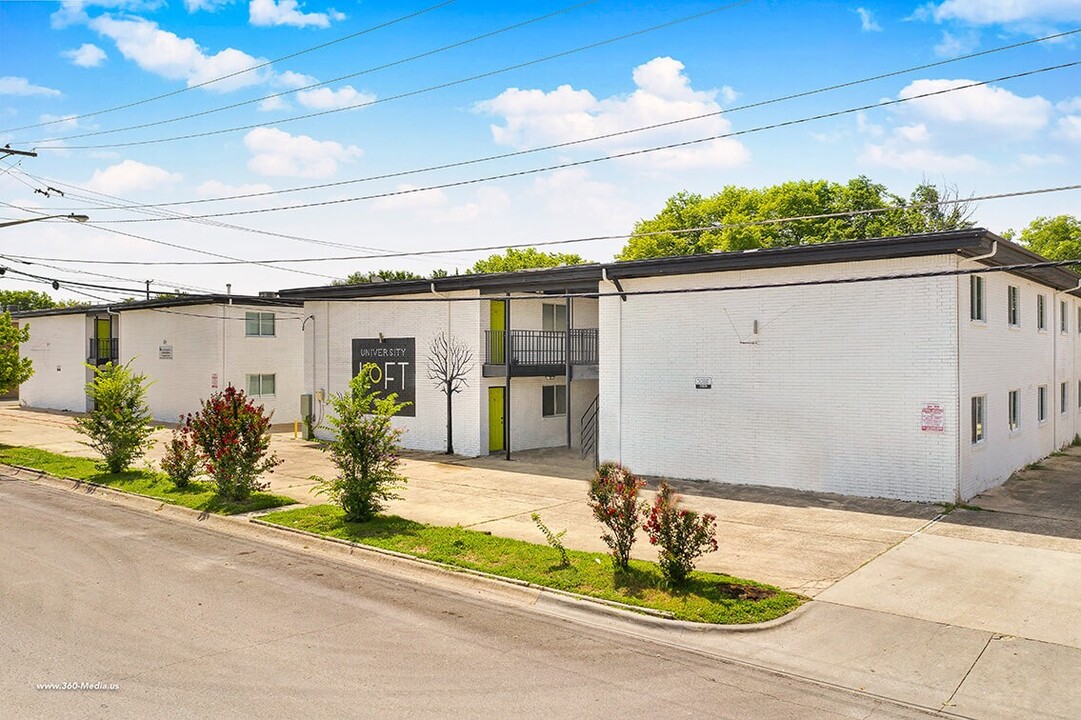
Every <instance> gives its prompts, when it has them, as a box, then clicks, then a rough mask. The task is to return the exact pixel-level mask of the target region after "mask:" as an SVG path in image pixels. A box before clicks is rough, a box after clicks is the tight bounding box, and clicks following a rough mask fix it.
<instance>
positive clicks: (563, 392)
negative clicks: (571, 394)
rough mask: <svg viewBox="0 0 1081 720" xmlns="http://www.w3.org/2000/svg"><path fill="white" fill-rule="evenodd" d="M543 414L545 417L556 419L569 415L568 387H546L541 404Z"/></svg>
mask: <svg viewBox="0 0 1081 720" xmlns="http://www.w3.org/2000/svg"><path fill="white" fill-rule="evenodd" d="M541 414H542V415H543V416H544V417H555V416H556V415H566V414H567V386H566V385H545V386H544V388H543V398H542V402H541Z"/></svg>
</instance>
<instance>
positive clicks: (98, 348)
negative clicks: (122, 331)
mask: <svg viewBox="0 0 1081 720" xmlns="http://www.w3.org/2000/svg"><path fill="white" fill-rule="evenodd" d="M89 344H90V350H89V352H88V353H87V362H89V363H94V364H95V365H101V364H103V363H107V362H111V361H114V360H117V359H118V358H119V357H120V343H119V341H118V340H117V338H90V343H89Z"/></svg>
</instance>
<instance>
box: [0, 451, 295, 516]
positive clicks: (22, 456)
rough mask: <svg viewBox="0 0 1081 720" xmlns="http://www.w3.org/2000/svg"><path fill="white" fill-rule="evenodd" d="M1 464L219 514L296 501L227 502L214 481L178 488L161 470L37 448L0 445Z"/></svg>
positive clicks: (257, 498) (265, 496) (262, 497)
mask: <svg viewBox="0 0 1081 720" xmlns="http://www.w3.org/2000/svg"><path fill="white" fill-rule="evenodd" d="M0 463H10V464H12V465H22V466H23V467H28V468H34V469H35V470H41V471H43V472H46V473H49V474H50V475H57V476H60V477H69V478H74V479H76V480H87V481H89V482H93V483H97V484H99V485H107V486H109V487H111V488H115V489H116V490H123V491H125V492H132V493H138V494H140V495H149V496H150V497H153V498H157V499H159V500H161V501H162V502H167V503H169V504H171V505H182V506H183V507H188V508H192V509H193V510H203V511H205V512H212V513H217V514H219V515H236V514H238V513H246V512H252V511H254V510H269V509H271V508H276V507H282V506H283V505H293V504H295V503H296V500H293V499H292V498H288V497H285V496H283V495H271V494H270V493H262V492H257V493H252V495H251V497H249V498H248V499H247V500H244V501H242V502H233V501H226V500H222V499H221V498H220V497H218V495H217V493H216V492H215V488H214V484H213V483H211V482H193V483H191V484H190V485H189V486H188V487H186V488H178V487H177V486H176V485H174V484H173V481H172V480H170V479H169V478H167V477H166V476H164V475H162V474H161V473H156V472H153V471H150V470H126V471H124V472H119V473H108V472H102V471H101V468H99V467H98V466H97V463H96V461H94V460H91V459H89V458H81V457H71V456H69V455H59V454H57V453H52V452H49V451H48V450H39V449H38V448H29V447H13V446H11V445H0Z"/></svg>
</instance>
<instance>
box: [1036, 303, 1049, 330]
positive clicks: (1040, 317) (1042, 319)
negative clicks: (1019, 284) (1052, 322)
mask: <svg viewBox="0 0 1081 720" xmlns="http://www.w3.org/2000/svg"><path fill="white" fill-rule="evenodd" d="M1036 329H1037V330H1046V329H1047V296H1046V295H1037V296H1036Z"/></svg>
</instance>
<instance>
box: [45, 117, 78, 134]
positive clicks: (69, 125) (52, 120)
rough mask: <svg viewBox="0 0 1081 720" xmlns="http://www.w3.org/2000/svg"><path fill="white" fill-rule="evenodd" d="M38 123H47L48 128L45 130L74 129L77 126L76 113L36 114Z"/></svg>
mask: <svg viewBox="0 0 1081 720" xmlns="http://www.w3.org/2000/svg"><path fill="white" fill-rule="evenodd" d="M38 122H39V123H48V125H49V130H47V131H46V132H56V131H57V130H65V131H66V130H74V129H75V128H77V127H79V116H78V115H49V114H47V113H46V114H43V115H39V116H38Z"/></svg>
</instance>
